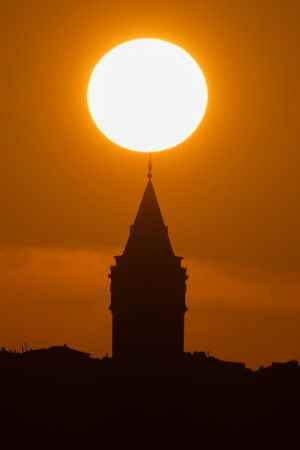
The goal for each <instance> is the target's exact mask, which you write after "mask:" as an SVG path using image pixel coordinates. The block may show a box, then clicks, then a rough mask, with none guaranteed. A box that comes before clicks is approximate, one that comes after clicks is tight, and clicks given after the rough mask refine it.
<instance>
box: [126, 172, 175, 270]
mask: <svg viewBox="0 0 300 450" xmlns="http://www.w3.org/2000/svg"><path fill="white" fill-rule="evenodd" d="M123 256H125V257H127V256H128V257H137V258H139V257H141V258H143V260H144V259H145V258H148V259H149V258H158V260H157V262H159V258H170V257H172V256H173V257H174V256H175V255H174V252H173V249H172V245H171V242H170V239H169V235H168V229H167V227H166V225H165V224H164V220H163V217H162V214H161V211H160V207H159V204H158V201H157V197H156V194H155V191H154V186H153V183H152V181H151V178H149V181H148V183H147V186H146V189H145V192H144V195H143V198H142V201H141V203H140V206H139V209H138V212H137V215H136V218H135V221H134V224H133V225H132V227H131V230H130V235H129V239H128V241H127V244H126V247H125V250H124V253H123Z"/></svg>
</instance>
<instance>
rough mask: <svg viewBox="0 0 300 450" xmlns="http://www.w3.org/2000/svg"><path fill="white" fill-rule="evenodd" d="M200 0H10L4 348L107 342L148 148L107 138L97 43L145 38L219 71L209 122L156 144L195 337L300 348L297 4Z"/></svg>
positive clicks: (244, 349) (251, 355) (261, 348)
mask: <svg viewBox="0 0 300 450" xmlns="http://www.w3.org/2000/svg"><path fill="white" fill-rule="evenodd" d="M201 3H203V2H199V1H188V2H182V3H178V2H175V1H174V2H172V1H169V2H166V1H159V2H156V1H153V2H151V4H150V3H149V4H145V3H144V4H141V3H140V2H138V1H130V0H128V1H126V2H124V1H111V2H109V3H106V4H102V3H101V2H99V1H81V0H78V1H76V2H74V1H72V2H71V1H64V0H61V1H51V2H50V1H46V2H43V3H41V2H38V1H30V0H29V1H27V2H26V3H22V2H21V3H20V2H18V1H16V0H12V1H10V2H6V4H5V5H3V6H2V14H1V17H0V23H1V27H0V30H1V31H0V34H1V40H0V46H1V47H2V48H1V67H2V74H1V78H0V90H1V91H0V92H1V101H2V108H1V138H0V142H1V190H0V204H1V224H0V230H1V233H0V246H1V248H0V269H1V276H0V316H1V319H2V321H1V328H0V347H1V346H2V345H3V346H6V347H8V348H12V349H20V348H21V346H22V344H24V343H28V344H29V345H31V346H32V347H34V348H36V347H41V346H49V345H53V344H68V345H70V346H73V347H75V348H78V349H83V350H85V351H87V352H90V353H93V354H95V355H104V354H106V353H109V354H110V352H111V343H110V342H111V331H110V330H111V317H110V313H109V311H108V304H109V279H108V273H109V268H110V265H111V264H112V263H113V256H114V255H118V254H121V253H122V250H123V248H124V245H125V243H126V239H127V237H128V233H129V226H130V225H131V224H132V222H133V220H134V216H135V214H136V211H137V208H138V204H139V202H140V199H141V196H142V193H143V190H144V187H145V184H146V172H147V156H146V155H143V154H141V153H135V152H131V151H126V150H123V149H120V148H118V147H116V146H115V145H114V144H112V143H110V142H109V141H108V140H107V139H105V137H104V136H102V135H101V134H100V133H99V131H98V130H97V128H96V127H95V125H94V123H93V121H92V119H91V117H90V114H89V111H88V107H87V102H86V92H87V84H88V80H89V76H90V74H91V71H92V69H93V67H94V65H95V64H96V62H97V61H98V60H99V58H100V57H101V56H102V54H104V53H105V52H107V51H108V50H109V49H110V48H111V47H113V46H114V45H117V44H118V43H120V42H122V41H126V40H129V39H132V38H136V37H141V36H144V35H147V36H149V37H160V38H161V39H166V40H170V41H172V42H174V43H176V44H178V45H180V46H182V47H184V48H186V49H187V50H188V51H189V52H190V53H191V55H193V57H195V58H196V59H197V60H198V61H199V63H200V64H201V67H202V69H203V71H204V73H205V76H206V80H207V82H208V91H209V102H208V109H207V113H206V117H205V119H204V121H203V123H202V124H201V126H200V127H199V129H198V130H197V132H196V133H195V134H194V135H193V136H192V137H191V138H189V139H188V140H187V141H186V142H185V143H184V144H182V145H180V146H179V147H177V148H176V149H173V150H170V151H167V152H163V153H157V154H155V155H154V156H153V183H154V186H155V188H156V192H157V196H158V199H159V202H160V205H161V208H162V212H163V215H164V219H165V222H166V224H167V225H168V227H169V233H170V236H171V240H172V243H173V246H174V249H175V251H176V253H177V255H180V256H184V258H185V260H184V265H185V266H186V267H187V268H188V274H189V280H188V296H187V305H188V307H189V311H188V313H187V315H186V350H187V351H194V350H200V351H209V352H210V353H211V354H214V355H216V356H218V357H220V358H224V359H227V360H236V361H239V360H241V361H245V362H246V363H247V364H248V365H250V366H258V365H260V364H266V363H270V362H271V361H274V360H275V361H276V360H287V359H292V358H295V359H300V349H299V342H300V326H299V324H300V299H299V294H300V277H299V275H300V239H299V226H300V213H299V206H298V204H299V194H300V192H299V191H300V181H299V162H300V157H299V141H300V139H299V124H298V122H299V114H298V108H299V106H300V89H299V76H300V73H299V72H300V70H299V39H300V31H299V13H300V6H299V5H298V4H297V3H296V2H294V1H287V2H285V4H284V8H283V7H282V2H280V1H276V0H275V1H267V0H262V1H257V0H255V1H252V2H251V3H247V2H241V1H231V2H230V7H228V1H225V0H220V1H214V2H213V1H207V2H204V3H203V4H201ZM83 5H84V8H83ZM178 107H180V105H178Z"/></svg>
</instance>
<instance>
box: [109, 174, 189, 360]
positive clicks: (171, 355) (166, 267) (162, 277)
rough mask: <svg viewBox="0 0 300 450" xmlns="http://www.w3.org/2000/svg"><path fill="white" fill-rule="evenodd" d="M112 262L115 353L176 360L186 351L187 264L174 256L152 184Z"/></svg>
mask: <svg viewBox="0 0 300 450" xmlns="http://www.w3.org/2000/svg"><path fill="white" fill-rule="evenodd" d="M151 178H152V175H151V166H150V170H149V175H148V183H147V186H146V189H145V192H144V195H143V198H142V201H141V203H140V206H139V209H138V212H137V215H136V218H135V221H134V224H133V225H132V226H131V227H130V234H129V238H128V241H127V244H126V246H125V249H124V252H123V254H122V255H121V256H116V257H115V260H116V263H115V265H114V266H112V267H111V272H110V275H109V276H110V279H111V304H110V310H111V312H112V341H113V342H112V347H113V358H114V359H118V360H126V361H130V360H140V359H147V360H148V361H153V360H162V361H166V360H170V359H171V360H174V359H178V358H180V356H181V355H183V352H184V314H185V311H186V309H187V308H186V304H185V294H186V279H187V275H186V269H185V268H183V267H181V260H182V259H183V258H181V257H179V256H175V254H174V251H173V249H172V246H171V242H170V239H169V235H168V228H167V226H166V225H165V224H164V221H163V217H162V214H161V211H160V207H159V204H158V201H157V197H156V194H155V191H154V186H153V183H152V179H151Z"/></svg>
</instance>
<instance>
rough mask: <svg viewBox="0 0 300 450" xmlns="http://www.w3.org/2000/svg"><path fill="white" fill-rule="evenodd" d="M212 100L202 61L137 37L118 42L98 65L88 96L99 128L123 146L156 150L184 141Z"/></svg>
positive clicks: (174, 47) (171, 46)
mask: <svg viewBox="0 0 300 450" xmlns="http://www.w3.org/2000/svg"><path fill="white" fill-rule="evenodd" d="M207 100H208V92H207V84H206V80H205V77H204V75H203V72H202V70H201V68H200V66H199V64H198V63H197V62H196V61H195V60H194V59H193V58H192V56H191V55H190V54H189V53H187V52H186V51H185V50H184V49H182V48H181V47H178V46H177V45H174V44H172V43H170V42H167V41H163V40H160V39H135V40H132V41H128V42H125V43H123V44H120V45H118V46H116V47H114V48H113V49H112V50H110V51H109V52H108V53H106V54H105V55H104V56H103V57H102V58H101V59H100V61H99V62H98V64H97V65H96V66H95V68H94V70H93V72H92V75H91V78H90V81H89V85H88V92H87V101H88V106H89V110H90V113H91V115H92V117H93V119H94V121H95V123H96V126H97V127H98V128H99V130H100V131H101V132H102V133H103V134H104V135H105V136H106V137H107V138H108V139H109V140H110V141H112V142H114V143H115V144H117V145H119V146H120V147H123V148H126V149H129V150H134V151H139V152H157V151H162V150H166V149H168V148H172V147H175V146H177V145H179V144H180V143H182V142H183V141H185V140H186V139H187V138H188V137H189V136H190V135H191V134H192V133H193V132H194V131H195V130H196V128H197V127H198V126H199V124H200V122H201V120H202V119H203V116H204V114H205V110H206V106H207Z"/></svg>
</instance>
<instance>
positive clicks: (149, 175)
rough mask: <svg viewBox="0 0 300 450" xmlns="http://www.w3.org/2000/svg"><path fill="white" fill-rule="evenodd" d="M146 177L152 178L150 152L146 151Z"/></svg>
mask: <svg viewBox="0 0 300 450" xmlns="http://www.w3.org/2000/svg"><path fill="white" fill-rule="evenodd" d="M147 177H148V179H149V180H151V178H152V158H151V152H149V153H148V174H147Z"/></svg>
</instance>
